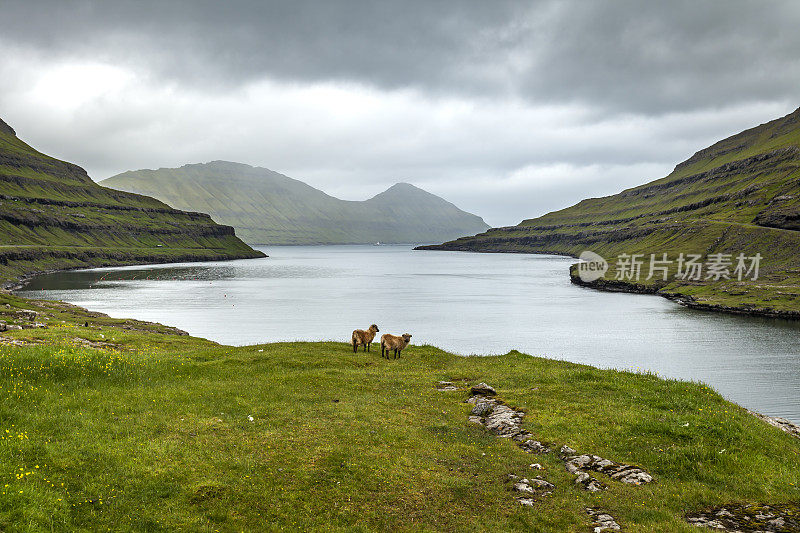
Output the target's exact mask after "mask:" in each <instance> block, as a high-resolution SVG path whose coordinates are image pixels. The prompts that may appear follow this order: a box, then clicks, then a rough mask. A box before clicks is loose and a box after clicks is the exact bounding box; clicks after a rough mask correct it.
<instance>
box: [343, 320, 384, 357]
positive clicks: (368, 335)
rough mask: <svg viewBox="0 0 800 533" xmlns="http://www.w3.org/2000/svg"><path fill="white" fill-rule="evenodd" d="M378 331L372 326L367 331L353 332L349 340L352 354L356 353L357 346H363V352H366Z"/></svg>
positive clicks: (376, 327) (358, 330)
mask: <svg viewBox="0 0 800 533" xmlns="http://www.w3.org/2000/svg"><path fill="white" fill-rule="evenodd" d="M379 331H380V330H379V329H378V326H376V325H375V324H372V325H371V326H370V327H369V329H367V331H364V330H363V329H357V330H355V331H354V332H353V337H352V338H351V340H350V344H352V345H353V353H356V352H358V347H359V346H362V345H363V346H364V351H365V352H368V351H369V347H370V345H371V344H372V339H374V338H375V334H376V333H378V332H379Z"/></svg>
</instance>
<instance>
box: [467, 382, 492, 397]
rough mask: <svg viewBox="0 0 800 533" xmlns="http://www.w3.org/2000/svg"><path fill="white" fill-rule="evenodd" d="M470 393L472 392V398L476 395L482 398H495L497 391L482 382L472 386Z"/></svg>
mask: <svg viewBox="0 0 800 533" xmlns="http://www.w3.org/2000/svg"><path fill="white" fill-rule="evenodd" d="M470 391H471V392H472V395H473V396H475V395H476V394H480V395H482V396H497V391H496V390H494V387H492V386H491V385H487V384H486V383H483V382H480V383H478V384H477V385H474V386H473V387H472V388H471V389H470Z"/></svg>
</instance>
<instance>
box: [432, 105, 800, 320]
mask: <svg viewBox="0 0 800 533" xmlns="http://www.w3.org/2000/svg"><path fill="white" fill-rule="evenodd" d="M798 229H800V109H798V110H797V111H795V112H794V113H792V114H790V115H787V116H786V117H783V118H781V119H777V120H774V121H772V122H769V123H767V124H763V125H761V126H758V127H756V128H753V129H750V130H747V131H744V132H742V133H740V134H738V135H734V136H733V137H730V138H728V139H725V140H723V141H720V142H719V143H717V144H715V145H713V146H711V147H709V148H707V149H705V150H701V151H700V152H697V153H696V154H695V155H694V156H692V157H691V158H690V159H689V160H687V161H685V162H684V163H681V164H680V165H678V166H677V167H676V168H675V170H674V171H673V172H672V173H671V174H670V175H669V176H667V177H665V178H662V179H660V180H656V181H654V182H651V183H648V184H646V185H642V186H640V187H635V188H633V189H628V190H626V191H623V192H621V193H619V194H617V195H614V196H609V197H605V198H592V199H588V200H584V201H582V202H580V203H578V204H576V205H574V206H572V207H569V208H567V209H563V210H560V211H555V212H553V213H549V214H547V215H544V216H542V217H540V218H537V219H531V220H525V221H523V222H522V223H520V224H519V225H518V226H513V227H508V228H498V229H493V230H489V231H487V232H486V233H483V234H480V235H476V236H474V237H465V238H462V239H458V240H456V241H452V242H449V243H445V244H444V245H442V246H441V248H445V249H455V250H474V251H488V252H550V253H559V254H570V255H575V256H577V255H578V254H580V252H582V251H583V250H587V249H588V250H592V251H595V252H597V253H600V254H601V255H603V256H604V257H605V258H606V259H607V260H609V263H612V265H611V266H612V268H611V270H610V271H609V273H607V274H606V279H613V278H614V277H615V274H616V271H615V269H614V267H613V263H614V262H615V261H616V257H617V256H618V255H619V254H621V253H628V254H633V253H643V254H645V255H646V257H647V258H649V254H651V253H655V254H657V255H660V254H662V253H668V254H669V257H670V258H671V259H676V258H677V256H678V254H680V253H681V252H683V253H698V254H704V255H707V254H711V253H731V254H734V255H737V254H739V253H745V254H746V255H748V256H751V255H754V254H755V253H760V254H761V255H762V256H764V260H763V262H762V276H761V278H760V279H759V280H758V281H757V282H749V283H739V282H736V281H722V282H718V283H714V282H703V283H690V282H671V283H669V284H665V283H663V282H661V283H658V282H646V281H645V280H642V282H641V284H640V286H639V287H638V289H641V290H648V291H655V290H660V291H661V292H662V293H664V294H668V295H674V296H683V297H686V298H688V299H691V300H694V303H695V304H699V305H709V306H728V307H732V308H736V309H743V310H757V311H761V312H765V313H776V314H780V313H798V312H800V299H798V295H800V259H798V258H799V257H800V255H798V254H800V232H798V231H797V230H798ZM644 268H645V272H646V271H647V270H646V269H647V268H648V262H646V264H645V267H644ZM673 273H674V271H673ZM670 278H671V276H670ZM629 288H630V287H629Z"/></svg>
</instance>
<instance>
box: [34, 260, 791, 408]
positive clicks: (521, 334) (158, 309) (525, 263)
mask: <svg viewBox="0 0 800 533" xmlns="http://www.w3.org/2000/svg"><path fill="white" fill-rule="evenodd" d="M265 251H266V252H267V253H269V254H270V257H269V258H266V259H253V260H243V261H232V262H219V263H202V264H198V263H187V264H175V265H167V266H148V267H126V268H114V269H96V270H86V271H76V272H66V273H57V274H52V275H47V276H42V277H39V278H37V279H35V280H34V281H33V282H32V283H31V284H30V285H29V286H28V287H26V290H24V291H20V294H22V295H24V296H29V297H44V298H56V299H61V300H65V301H68V302H72V303H76V304H78V305H81V306H85V307H88V308H89V309H92V310H95V311H102V312H105V313H108V314H110V315H112V316H115V317H130V318H138V319H143V320H152V321H157V322H162V323H165V324H169V325H172V326H177V327H179V328H181V329H184V330H186V331H188V332H189V333H191V334H192V335H197V336H201V337H205V338H208V339H212V340H215V341H218V342H221V343H225V344H235V345H242V344H253V343H263V342H271V341H281V340H296V339H301V340H338V341H347V340H349V336H350V332H351V331H352V330H353V329H354V328H356V327H358V328H366V327H367V326H369V324H371V323H373V322H375V323H377V324H378V325H379V326H380V328H381V332H391V333H395V334H400V333H403V332H409V333H412V334H413V336H414V338H413V341H414V343H415V344H422V343H429V344H433V345H436V346H439V347H441V348H443V349H446V350H449V351H452V352H456V353H459V354H464V355H469V354H499V353H505V352H508V351H509V350H511V349H518V350H520V351H523V352H526V353H530V354H534V355H541V356H546V357H551V358H558V359H566V360H569V361H574V362H579V363H588V364H592V365H595V366H600V367H613V368H624V369H634V370H650V371H654V372H657V373H658V374H660V375H663V376H668V377H677V378H683V379H693V380H700V381H704V382H706V383H709V384H710V385H712V386H713V387H715V388H716V389H717V390H719V391H720V392H721V393H722V394H724V395H725V396H726V397H728V398H729V399H731V400H733V401H735V402H737V403H739V404H742V405H744V406H746V407H748V408H751V409H754V410H757V411H761V412H763V413H765V414H770V415H773V416H784V417H786V418H789V419H792V420H794V421H796V422H800V392H799V391H800V335H798V333H800V324H798V323H793V322H787V321H779V320H773V319H754V318H744V317H736V316H726V315H721V314H713V313H707V312H701V311H693V310H689V309H684V308H682V307H680V306H678V305H676V304H673V303H672V302H669V301H667V300H665V299H663V298H660V297H657V296H642V295H629V294H612V293H602V292H597V291H593V290H590V289H583V288H579V287H576V286H574V285H571V284H570V282H569V276H568V274H567V268H568V265H569V264H570V263H571V262H572V260H571V259H569V258H562V257H554V256H543V255H518V254H470V253H454V252H432V251H412V250H411V247H410V246H318V247H270V248H269V249H266V250H265ZM410 355H411V354H409V356H410Z"/></svg>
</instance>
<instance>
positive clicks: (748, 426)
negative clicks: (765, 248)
mask: <svg viewBox="0 0 800 533" xmlns="http://www.w3.org/2000/svg"><path fill="white" fill-rule="evenodd" d="M19 309H34V310H37V311H39V312H40V315H39V316H38V317H37V318H36V321H37V322H42V323H46V324H47V325H48V328H47V329H25V330H20V331H11V332H5V333H2V334H0V339H2V342H3V344H0V530H3V531H96V530H106V529H108V530H114V531H264V530H267V531H278V530H294V531H297V530H317V531H335V530H348V531H368V530H370V531H371V530H388V529H391V530H407V531H428V530H440V531H467V530H469V531H475V530H493V531H509V530H530V531H541V532H564V531H576V532H577V531H589V530H590V519H589V517H588V516H587V514H586V512H585V510H584V508H585V507H587V506H591V507H602V508H603V509H605V510H607V511H609V512H610V513H611V514H612V515H613V516H614V518H615V519H616V520H617V521H618V522H619V523H620V524H621V525H622V527H623V529H624V530H625V531H643V532H645V531H646V532H665V531H669V532H672V531H676V532H680V531H687V532H689V531H697V529H696V528H695V527H693V526H689V525H687V524H686V522H685V521H684V515H685V514H686V513H687V512H690V511H696V510H699V509H702V508H704V507H707V506H714V505H719V504H728V503H733V502H754V503H772V504H776V503H786V502H797V501H798V499H800V488H798V485H800V440H798V439H796V438H793V437H791V436H789V435H787V434H785V433H783V432H781V431H779V430H778V429H775V428H773V427H771V426H768V425H767V424H765V423H763V422H761V421H759V420H757V419H756V418H754V417H753V416H751V415H749V414H748V413H747V412H746V411H745V410H744V409H742V408H740V407H738V406H736V405H733V404H731V403H729V402H727V401H725V400H724V399H722V398H721V397H720V396H719V395H718V394H716V393H715V392H714V391H713V390H710V389H709V388H708V387H706V386H704V385H702V384H699V383H686V382H680V381H672V380H664V379H660V378H658V377H656V376H653V375H647V374H635V373H628V372H617V371H612V370H598V369H595V368H592V367H588V366H583V365H576V364H571V363H566V362H558V361H553V360H548V359H543V358H537V357H531V356H528V355H524V354H521V353H518V352H511V353H509V354H506V355H503V356H497V357H458V356H455V355H452V354H449V353H446V352H443V351H442V350H439V349H437V348H434V347H431V346H411V347H410V348H409V349H407V350H406V351H404V352H403V357H402V358H401V359H398V360H385V359H382V358H381V357H380V355H379V351H378V350H373V351H372V352H371V353H368V354H364V353H361V352H359V353H358V354H353V352H352V349H351V348H350V346H349V345H347V344H344V343H293V344H286V343H280V344H267V345H257V346H247V347H230V346H221V345H217V344H214V343H212V342H209V341H205V340H202V339H198V338H192V337H189V336H181V335H175V334H170V333H174V331H172V330H170V329H169V328H165V327H163V326H159V325H153V324H146V323H141V322H136V321H132V320H116V319H110V318H107V317H105V316H103V315H99V314H97V313H90V312H87V311H85V310H81V309H78V308H74V307H72V306H68V305H66V304H61V303H59V302H37V301H31V300H23V299H20V298H16V297H14V296H11V295H9V294H7V293H2V294H0V320H2V321H6V322H8V323H10V324H14V323H19V324H23V323H25V320H26V319H23V318H18V317H17V311H18V310H19ZM87 326H88V327H87ZM348 333H349V332H343V337H344V338H346V337H347V335H348ZM11 343H18V345H12V344H11ZM439 380H447V381H453V382H454V383H456V384H458V385H459V386H461V387H462V389H464V390H459V391H455V392H439V391H437V390H436V388H435V384H436V382H437V381H439ZM480 381H485V382H487V383H490V384H492V385H493V386H495V387H496V388H497V389H498V393H499V396H500V397H501V398H502V399H503V400H504V401H505V402H507V403H508V404H509V405H511V406H513V407H515V408H517V409H522V410H524V411H525V413H526V416H525V418H524V422H523V426H524V428H525V429H527V430H528V431H530V432H531V433H533V434H534V436H535V437H536V438H537V439H538V440H541V441H543V442H545V443H549V444H551V445H552V446H554V447H556V449H557V447H560V446H561V445H562V444H568V445H569V446H571V447H573V448H575V449H577V450H579V451H581V452H584V453H594V454H597V455H600V456H603V457H606V458H609V459H613V460H615V461H620V462H627V463H631V464H635V465H639V466H641V467H642V468H644V469H645V470H647V471H648V472H649V473H650V474H652V475H653V476H654V478H655V481H654V482H653V483H651V484H649V485H643V486H632V485H623V484H621V483H618V482H614V481H612V480H610V479H609V478H607V477H605V476H603V475H602V474H597V477H598V478H599V479H601V481H604V482H606V483H607V484H608V485H609V489H608V490H607V491H604V492H602V493H598V494H590V493H588V492H585V491H583V490H581V489H580V488H579V487H578V486H577V485H575V484H574V483H573V478H572V476H571V475H570V474H568V473H567V472H566V471H565V469H564V465H563V463H562V462H561V461H560V460H559V459H558V457H557V454H556V453H555V452H551V453H549V454H546V455H542V456H538V455H531V454H526V453H525V452H523V451H522V450H521V449H520V448H519V447H517V446H515V445H514V443H513V442H511V441H510V440H508V439H500V438H497V437H494V436H492V435H490V434H489V433H487V432H486V431H485V430H484V429H483V428H481V427H480V426H476V425H473V424H470V423H468V422H467V416H468V414H469V410H470V406H469V405H468V404H466V403H464V400H465V399H466V398H467V396H468V392H467V390H466V388H467V387H468V386H469V385H472V384H475V383H477V382H480ZM531 463H541V465H542V466H543V467H544V469H543V470H542V471H541V472H538V471H536V472H534V471H533V470H532V469H531V468H530V467H529V465H530V464H531ZM509 473H515V474H518V475H521V476H528V477H531V476H533V475H536V474H541V475H542V476H543V477H544V478H545V479H547V480H548V481H550V482H551V483H554V484H555V485H556V490H555V491H554V492H553V494H552V495H551V496H549V497H546V498H544V499H542V500H541V501H539V502H537V503H536V504H535V505H534V506H533V507H523V506H521V505H520V504H519V503H518V502H517V501H516V499H515V497H514V494H512V492H511V491H510V488H509V485H508V484H506V483H504V479H505V477H506V476H507V474H509Z"/></svg>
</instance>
